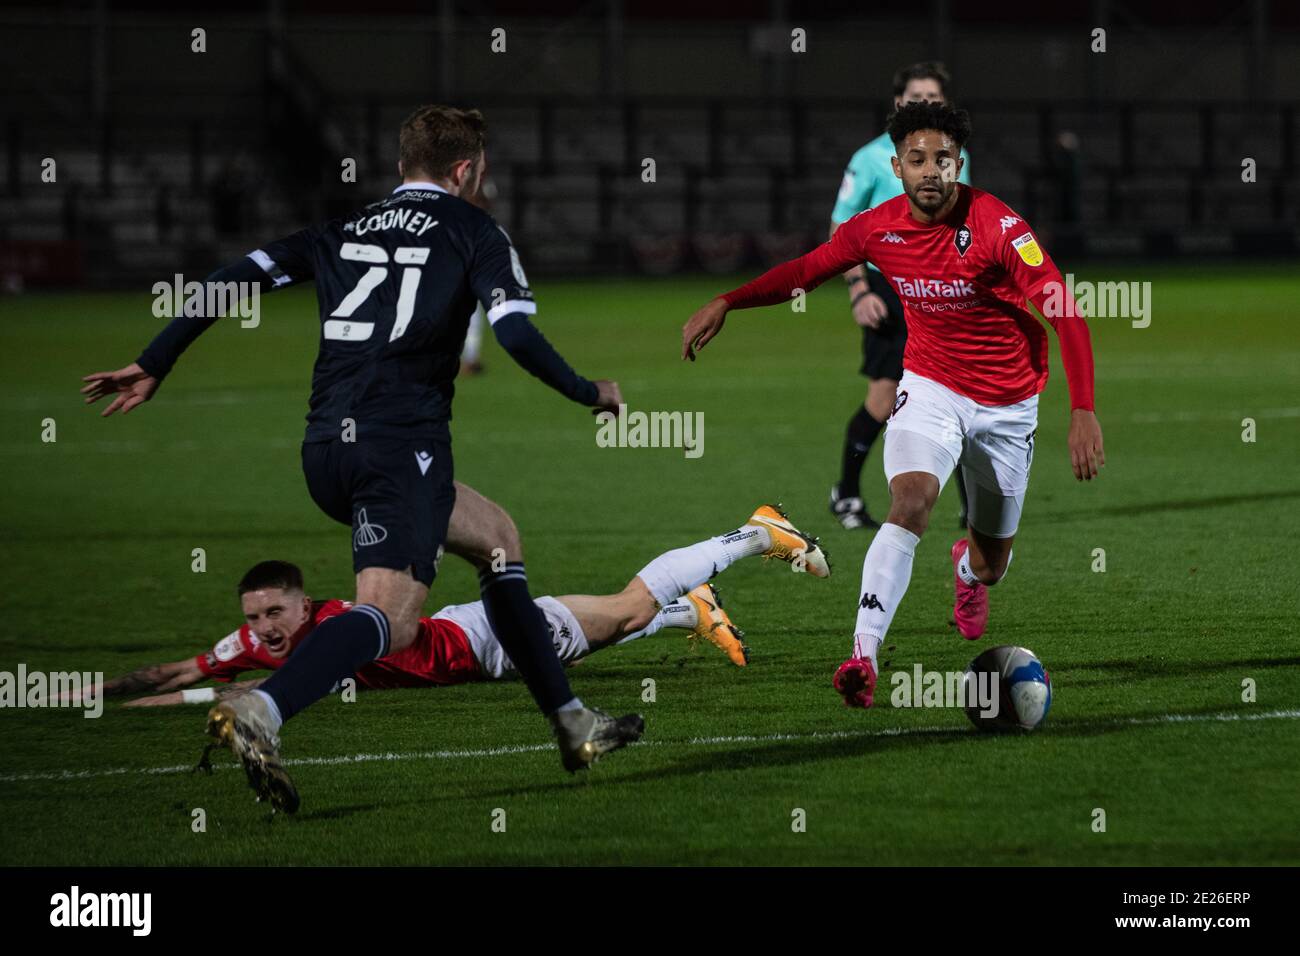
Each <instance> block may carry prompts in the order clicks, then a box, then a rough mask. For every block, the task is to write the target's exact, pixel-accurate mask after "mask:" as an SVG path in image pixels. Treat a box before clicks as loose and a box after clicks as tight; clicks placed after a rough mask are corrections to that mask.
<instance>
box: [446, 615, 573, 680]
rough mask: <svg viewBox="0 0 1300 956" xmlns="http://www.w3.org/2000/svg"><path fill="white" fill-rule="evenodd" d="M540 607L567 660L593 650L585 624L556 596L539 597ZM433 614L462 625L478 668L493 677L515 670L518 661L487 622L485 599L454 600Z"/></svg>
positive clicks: (559, 653)
mask: <svg viewBox="0 0 1300 956" xmlns="http://www.w3.org/2000/svg"><path fill="white" fill-rule="evenodd" d="M533 603H534V604H536V605H537V606H538V607H539V608H541V611H542V616H543V617H545V618H546V626H547V629H548V630H549V631H550V633H551V642H552V643H553V644H554V645H555V653H556V656H558V657H559V658H560V660H561V661H563V662H565V663H568V662H569V661H573V660H577V659H578V658H579V657H582V656H584V655H585V654H587V653H588V652H589V651H590V647H589V645H588V644H587V635H586V634H584V633H583V632H582V625H580V624H579V623H578V619H577V618H576V617H574V616H573V612H572V611H570V610H569V609H568V608H567V607H565V606H564V605H563V604H561V603H560V602H559V601H557V600H556V599H555V598H553V597H539V598H537V599H536V600H535V601H533ZM433 616H434V618H446V619H447V620H449V621H453V622H454V623H456V624H458V625H460V629H461V630H462V631H464V632H465V636H466V637H467V638H468V639H469V646H470V649H471V650H472V651H473V652H474V656H475V657H476V658H478V664H479V670H481V671H482V672H483V676H484V677H487V678H489V679H491V680H497V679H498V678H501V677H505V676H507V675H509V674H514V673H515V665H514V663H513V662H512V661H511V660H510V658H509V657H507V656H506V652H505V650H504V649H502V647H501V643H500V642H499V641H498V640H497V638H496V635H495V634H494V633H493V632H492V625H491V624H489V623H488V616H487V608H485V607H484V606H483V602H482V601H474V602H473V603H471V604H452V605H450V606H449V607H445V608H443V609H442V610H441V611H439V612H438V613H437V614H435V615H433Z"/></svg>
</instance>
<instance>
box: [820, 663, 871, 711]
mask: <svg viewBox="0 0 1300 956" xmlns="http://www.w3.org/2000/svg"><path fill="white" fill-rule="evenodd" d="M831 683H832V684H834V686H835V689H836V690H837V691H839V692H840V695H841V696H842V697H843V698H844V706H845V707H863V708H866V707H870V706H871V705H872V703H873V702H874V701H873V696H874V694H875V692H876V668H875V667H874V666H872V663H871V659H870V658H869V657H850V658H849V659H848V660H847V661H845V662H844V663H843V664H841V665H840V667H839V670H837V671H836V672H835V679H834V680H833V681H832V682H831Z"/></svg>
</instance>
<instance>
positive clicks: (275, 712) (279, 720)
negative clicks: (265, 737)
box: [250, 687, 284, 734]
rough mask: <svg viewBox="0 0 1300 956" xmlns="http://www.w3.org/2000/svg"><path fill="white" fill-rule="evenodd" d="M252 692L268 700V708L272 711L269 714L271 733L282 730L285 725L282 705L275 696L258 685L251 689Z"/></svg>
mask: <svg viewBox="0 0 1300 956" xmlns="http://www.w3.org/2000/svg"><path fill="white" fill-rule="evenodd" d="M250 693H253V694H257V695H258V696H259V697H261V698H262V699H263V700H264V701H266V709H267V710H268V711H270V714H269V716H270V718H271V725H272V726H271V733H273V734H278V733H279V732H280V728H281V727H283V726H284V718H283V717H281V716H280V706H279V705H278V704H277V703H276V702H275V698H274V697H272V696H271V695H270V694H268V693H267V692H266V691H264V690H260V689H259V688H256V687H255V688H253V690H252V691H250Z"/></svg>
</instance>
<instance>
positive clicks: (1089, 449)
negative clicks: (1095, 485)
mask: <svg viewBox="0 0 1300 956" xmlns="http://www.w3.org/2000/svg"><path fill="white" fill-rule="evenodd" d="M1105 465H1106V453H1105V451H1103V450H1102V447H1101V423H1100V422H1099V421H1097V416H1096V415H1095V414H1094V413H1092V412H1090V411H1086V410H1085V409H1082V408H1076V409H1075V410H1074V411H1072V412H1071V413H1070V466H1071V467H1072V468H1074V477H1075V478H1077V479H1078V480H1079V481H1092V479H1094V478H1096V477H1097V475H1098V473H1099V472H1100V470H1101V469H1102V468H1104V467H1105Z"/></svg>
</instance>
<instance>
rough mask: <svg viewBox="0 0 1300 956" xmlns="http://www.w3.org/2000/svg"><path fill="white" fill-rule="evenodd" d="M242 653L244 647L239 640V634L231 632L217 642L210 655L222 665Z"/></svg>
mask: <svg viewBox="0 0 1300 956" xmlns="http://www.w3.org/2000/svg"><path fill="white" fill-rule="evenodd" d="M243 652H244V645H243V644H242V643H241V642H240V640H239V632H238V631H233V632H231V633H230V634H227V635H226V636H225V637H223V638H222V639H221V640H219V641H217V646H216V647H214V648H212V654H213V656H214V657H216V659H217V660H219V661H221V662H222V663H229V662H230V661H233V660H234V659H235V658H236V657H238V656H239V655H240V654H242V653H243Z"/></svg>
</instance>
